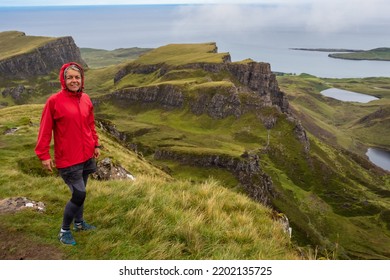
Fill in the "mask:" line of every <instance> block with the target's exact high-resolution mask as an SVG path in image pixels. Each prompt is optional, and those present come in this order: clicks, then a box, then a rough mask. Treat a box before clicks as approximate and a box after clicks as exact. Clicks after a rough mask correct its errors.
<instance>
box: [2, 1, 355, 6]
mask: <svg viewBox="0 0 390 280" xmlns="http://www.w3.org/2000/svg"><path fill="white" fill-rule="evenodd" d="M359 1H360V0H359ZM291 2H292V3H302V2H312V1H311V0H292V1H291V0H290V1H289V0H0V6H58V5H59V6H62V5H130V4H232V3H236V4H252V3H254V4H255V3H259V4H275V3H291Z"/></svg>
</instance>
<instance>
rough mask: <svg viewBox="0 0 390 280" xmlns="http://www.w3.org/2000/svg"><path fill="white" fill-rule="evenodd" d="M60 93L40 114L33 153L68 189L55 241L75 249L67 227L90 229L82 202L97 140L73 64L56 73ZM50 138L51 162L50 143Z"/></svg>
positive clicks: (89, 105) (78, 70)
mask: <svg viewBox="0 0 390 280" xmlns="http://www.w3.org/2000/svg"><path fill="white" fill-rule="evenodd" d="M59 78H60V82H61V91H59V92H57V93H55V94H53V95H51V96H50V97H49V98H48V100H47V101H46V104H45V107H44V109H43V112H42V118H41V124H40V128H39V134H38V140H37V144H36V147H35V153H36V154H37V156H38V158H39V159H40V160H41V162H42V165H43V168H45V169H47V170H49V171H50V172H52V171H53V169H52V168H53V167H54V162H55V166H56V167H57V169H58V172H59V174H60V175H61V177H62V179H63V180H64V181H65V183H66V184H67V185H68V186H69V188H70V190H71V193H72V197H71V199H70V200H69V201H68V202H67V204H66V206H65V210H64V215H63V221H62V227H61V230H60V233H59V240H60V241H61V242H62V243H63V244H66V245H75V244H76V241H75V240H74V238H73V236H72V233H71V231H70V225H71V223H72V222H73V221H74V230H75V231H79V230H91V229H95V227H94V226H92V225H89V224H88V223H86V222H85V221H84V218H83V212H84V200H85V197H86V185H87V180H88V175H89V174H91V173H93V172H95V171H96V163H95V158H97V157H99V155H100V150H99V148H100V147H99V140H98V136H97V133H96V130H95V117H94V113H93V105H92V102H91V99H90V98H89V96H88V95H87V94H86V93H84V92H83V89H84V71H83V68H82V67H81V66H80V65H79V64H77V63H75V62H70V63H67V64H64V65H63V66H62V67H61V70H60V77H59ZM52 133H53V135H54V162H53V161H52V159H51V155H50V142H51V138H52Z"/></svg>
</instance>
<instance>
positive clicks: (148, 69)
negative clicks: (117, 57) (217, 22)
mask: <svg viewBox="0 0 390 280" xmlns="http://www.w3.org/2000/svg"><path fill="white" fill-rule="evenodd" d="M183 69H187V70H188V69H190V70H197V69H198V70H203V71H205V72H207V73H210V75H219V74H220V73H225V75H227V76H230V79H231V80H234V82H232V83H231V86H230V87H226V86H225V87H218V86H215V87H214V88H212V89H210V88H207V89H204V90H202V89H200V90H197V93H196V94H193V95H191V97H190V96H188V95H186V94H184V92H185V91H186V88H185V86H184V87H183V86H174V85H171V86H146V87H141V88H139V87H129V88H124V89H122V90H118V91H115V92H113V93H112V95H111V96H112V98H113V99H115V100H118V99H119V100H120V102H125V103H126V101H128V102H129V103H134V102H137V103H138V104H140V103H147V104H151V103H155V105H156V106H158V107H160V106H163V107H165V108H166V107H168V108H181V107H182V106H184V105H185V104H189V106H190V108H191V111H192V112H193V113H194V114H198V115H200V114H204V113H206V114H208V115H209V116H211V117H213V118H225V117H227V116H230V115H234V116H236V117H239V116H241V115H242V114H243V113H245V112H247V111H248V110H253V109H254V110H256V109H260V108H263V107H268V106H274V107H276V108H278V109H279V110H280V111H281V112H283V113H288V112H289V105H288V101H287V98H286V96H285V94H284V93H283V92H281V91H280V89H279V87H278V83H277V81H276V77H275V75H274V74H273V73H272V72H271V68H270V65H269V64H268V63H261V62H250V63H231V62H230V58H227V59H225V61H224V62H223V63H191V64H185V65H180V66H170V65H169V66H168V65H165V64H155V65H139V64H129V65H128V66H126V67H125V68H123V69H121V70H120V71H119V72H118V73H117V75H116V76H115V78H114V82H115V83H118V82H119V81H120V80H121V79H122V78H124V77H125V76H126V75H128V74H144V75H147V74H151V73H158V77H160V78H161V77H163V76H164V75H165V74H167V73H169V72H170V71H177V70H183ZM237 81H238V83H237ZM210 91H211V93H210ZM242 94H245V96H246V97H245V98H241V97H242V96H243V95H242Z"/></svg>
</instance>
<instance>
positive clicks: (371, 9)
mask: <svg viewBox="0 0 390 280" xmlns="http://www.w3.org/2000/svg"><path fill="white" fill-rule="evenodd" d="M249 3H251V4H273V5H272V6H270V8H269V9H268V10H267V12H266V13H264V12H263V13H259V11H258V9H259V8H258V7H257V8H256V6H253V7H247V6H246V5H242V4H249ZM105 4H106V5H114V4H116V5H119V4H218V5H195V6H194V5H189V6H184V7H183V8H182V12H181V17H179V18H178V21H179V23H180V24H179V25H180V26H181V27H183V26H185V25H186V24H188V25H190V24H191V25H192V26H193V25H194V22H199V23H202V22H203V23H204V22H208V23H209V25H210V26H218V25H224V26H225V28H231V29H234V28H235V27H236V28H238V29H242V28H244V27H246V26H247V27H259V26H270V25H272V26H278V25H285V26H304V27H305V29H307V30H312V31H319V32H338V31H351V30H352V31H353V30H354V29H355V30H358V29H360V28H364V27H366V26H371V25H376V26H377V27H381V28H382V29H383V28H385V29H388V28H390V1H389V0H369V1H364V0H160V1H158V0H143V1H140V0H54V1H53V0H0V9H1V6H3V7H4V6H50V5H105ZM235 4H240V5H235ZM259 14H261V16H259ZM232 19H234V20H232Z"/></svg>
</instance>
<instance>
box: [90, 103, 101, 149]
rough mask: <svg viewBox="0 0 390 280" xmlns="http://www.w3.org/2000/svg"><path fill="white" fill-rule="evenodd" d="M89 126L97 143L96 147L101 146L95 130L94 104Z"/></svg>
mask: <svg viewBox="0 0 390 280" xmlns="http://www.w3.org/2000/svg"><path fill="white" fill-rule="evenodd" d="M88 125H89V128H90V129H91V132H92V137H93V140H94V141H95V147H96V146H99V137H98V135H97V132H96V128H95V114H94V110H93V104H92V102H91V111H90V113H89V120H88Z"/></svg>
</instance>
